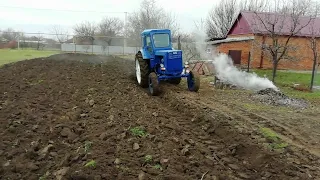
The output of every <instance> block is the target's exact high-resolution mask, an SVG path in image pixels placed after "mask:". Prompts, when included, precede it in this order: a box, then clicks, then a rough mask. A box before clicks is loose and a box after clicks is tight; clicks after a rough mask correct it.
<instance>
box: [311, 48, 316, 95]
mask: <svg viewBox="0 0 320 180" xmlns="http://www.w3.org/2000/svg"><path fill="white" fill-rule="evenodd" d="M313 58H314V59H313V66H312V75H311V85H310V90H311V91H312V90H313V83H314V76H315V72H316V65H317V59H318V57H317V52H314V57H313Z"/></svg>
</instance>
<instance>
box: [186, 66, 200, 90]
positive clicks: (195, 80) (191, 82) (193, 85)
mask: <svg viewBox="0 0 320 180" xmlns="http://www.w3.org/2000/svg"><path fill="white" fill-rule="evenodd" d="M187 83H188V89H189V91H193V92H198V90H199V88H200V76H199V74H198V73H196V72H192V71H190V73H189V76H188V77H187Z"/></svg>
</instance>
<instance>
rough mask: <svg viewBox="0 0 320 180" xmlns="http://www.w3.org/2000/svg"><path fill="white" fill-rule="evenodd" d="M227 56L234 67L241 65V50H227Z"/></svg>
mask: <svg viewBox="0 0 320 180" xmlns="http://www.w3.org/2000/svg"><path fill="white" fill-rule="evenodd" d="M229 56H230V57H231V59H232V60H233V64H234V65H240V64H241V50H229Z"/></svg>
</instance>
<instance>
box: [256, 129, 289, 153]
mask: <svg viewBox="0 0 320 180" xmlns="http://www.w3.org/2000/svg"><path fill="white" fill-rule="evenodd" d="M260 133H261V134H262V136H263V137H264V138H266V139H267V140H268V141H269V142H270V145H269V147H270V148H272V149H283V148H286V147H287V146H288V144H287V143H284V142H282V139H281V138H280V137H279V135H278V134H277V133H276V132H274V131H273V130H271V129H270V128H265V127H262V128H260Z"/></svg>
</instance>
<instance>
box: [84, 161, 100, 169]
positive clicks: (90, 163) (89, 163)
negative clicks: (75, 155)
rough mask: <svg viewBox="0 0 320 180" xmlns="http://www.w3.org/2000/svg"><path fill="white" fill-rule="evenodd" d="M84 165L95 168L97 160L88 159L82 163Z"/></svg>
mask: <svg viewBox="0 0 320 180" xmlns="http://www.w3.org/2000/svg"><path fill="white" fill-rule="evenodd" d="M84 166H85V167H92V168H95V167H96V166H97V162H96V161H95V160H91V161H89V162H88V163H87V164H86V165H84Z"/></svg>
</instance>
